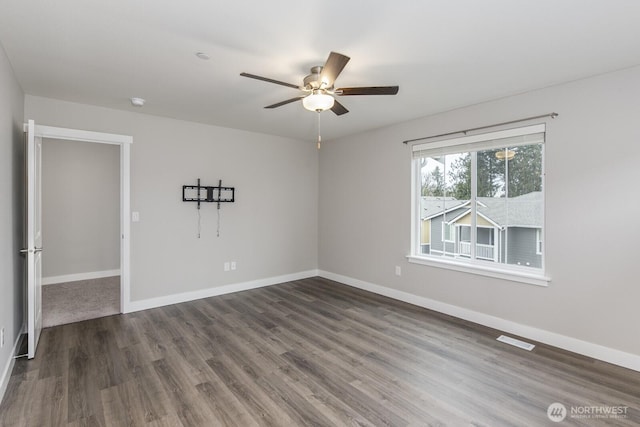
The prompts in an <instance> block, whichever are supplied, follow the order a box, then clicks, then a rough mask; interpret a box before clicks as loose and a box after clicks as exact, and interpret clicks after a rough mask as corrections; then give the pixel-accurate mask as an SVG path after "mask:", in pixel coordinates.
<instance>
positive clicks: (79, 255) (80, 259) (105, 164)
mask: <svg viewBox="0 0 640 427" xmlns="http://www.w3.org/2000/svg"><path fill="white" fill-rule="evenodd" d="M42 244H43V246H44V247H46V251H47V253H46V255H45V256H43V258H42V276H43V277H44V278H47V277H51V276H62V275H67V274H78V273H88V272H100V271H106V270H117V269H119V268H120V147H119V146H117V145H110V144H95V143H86V142H78V141H61V140H55V139H45V140H44V141H43V144H42Z"/></svg>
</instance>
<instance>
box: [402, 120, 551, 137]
mask: <svg viewBox="0 0 640 427" xmlns="http://www.w3.org/2000/svg"><path fill="white" fill-rule="evenodd" d="M543 117H551V118H552V119H555V118H556V117H558V113H548V114H541V115H539V116H533V117H527V118H525V119H518V120H511V121H509V122H502V123H496V124H495V125H488V126H480V127H477V128H471V129H464V130H459V131H456V132H447V133H441V134H439V135H431V136H423V137H422V138H414V139H407V140H406V141H402V143H403V144H408V143H410V142H416V141H422V140H424V139H431V138H439V137H441V136H449V135H455V134H457V133H464V134H465V135H466V134H467V132H472V131H474V130H482V129H488V128H493V127H496V126H503V125H510V124H512V123H519V122H526V121H527V120H535V119H541V118H543Z"/></svg>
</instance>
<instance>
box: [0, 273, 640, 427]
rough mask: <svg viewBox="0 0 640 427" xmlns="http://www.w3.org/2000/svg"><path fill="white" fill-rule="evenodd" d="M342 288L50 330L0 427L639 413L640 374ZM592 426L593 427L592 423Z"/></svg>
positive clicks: (301, 286) (276, 292)
mask: <svg viewBox="0 0 640 427" xmlns="http://www.w3.org/2000/svg"><path fill="white" fill-rule="evenodd" d="M501 333H502V332H500V331H497V330H494V329H491V328H486V327H484V326H481V325H477V324H474V323H470V322H467V321H464V320H461V319H456V318H453V317H451V316H448V315H444V314H441V313H435V312H432V311H429V310H425V309H423V308H420V307H416V306H412V305H410V304H407V303H404V302H401V301H395V300H391V299H388V298H386V297H383V296H381V295H376V294H372V293H369V292H366V291H363V290H360V289H356V288H352V287H349V286H345V285H342V284H339V283H337V282H334V281H331V280H327V279H323V278H317V277H316V278H310V279H305V280H298V281H293V282H287V283H283V284H280V285H275V286H270V287H265V288H260V289H254V290H249V291H243V292H238V293H234V294H227V295H222V296H219V297H212V298H206V299H202V300H198V301H192V302H187V303H182V304H176V305H173V306H167V307H160V308H156V309H152V310H146V311H141V312H136V313H131V314H127V315H119V316H110V317H106V318H101V319H93V320H89V321H85V322H78V323H73V324H68V325H62V326H58V327H54V328H48V329H45V330H44V331H43V333H42V337H41V342H40V347H39V350H38V354H37V356H36V358H35V359H33V360H26V359H18V360H17V361H16V364H15V367H14V370H13V372H12V375H11V378H10V381H9V385H8V389H7V392H6V395H5V398H4V400H3V402H1V403H0V425H1V426H3V427H5V426H6V427H14V426H38V427H40V426H117V427H119V426H158V427H164V426H172V427H173V426H178V427H181V426H182V427H192V426H242V427H245V426H287V427H288V426H334V425H338V426H383V425H390V426H423V425H453V426H460V425H465V426H466V425H472V426H487V427H489V426H491V427H496V426H497V427H500V426H546V425H550V424H551V421H550V420H549V419H548V417H547V413H546V412H547V408H548V406H549V404H551V403H552V402H556V401H557V402H561V403H563V404H564V405H565V406H566V407H567V408H570V407H572V406H573V407H580V406H596V407H598V406H622V407H628V409H627V412H626V417H625V418H618V419H607V420H604V421H603V420H593V419H578V418H567V419H566V420H565V421H564V423H563V424H565V425H586V426H590V425H599V423H605V422H606V424H607V425H620V426H636V425H640V372H635V371H630V370H628V369H623V368H620V367H617V366H613V365H609V364H607V363H604V362H601V361H597V360H594V359H590V358H588V357H585V356H581V355H576V354H574V353H570V352H567V351H564V350H561V349H557V348H553V347H549V346H546V345H544V344H540V343H535V342H534V344H536V348H535V349H534V350H533V351H531V352H527V351H523V350H521V349H518V348H515V347H511V346H508V345H505V344H504V343H500V342H497V341H496V338H497V336H498V335H500V334H501ZM594 423H595V424H594Z"/></svg>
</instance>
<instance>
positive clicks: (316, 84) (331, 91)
mask: <svg viewBox="0 0 640 427" xmlns="http://www.w3.org/2000/svg"><path fill="white" fill-rule="evenodd" d="M349 59H351V58H349V57H348V56H345V55H342V54H340V53H336V52H331V53H330V54H329V58H327V62H325V64H324V66H316V67H312V68H311V74H309V75H308V76H306V77H305V78H304V79H303V80H302V86H298V85H294V84H291V83H286V82H282V81H279V80H274V79H270V78H267V77H262V76H258V75H255V74H249V73H240V75H241V76H243V77H249V78H251V79H256V80H262V81H265V82H268V83H275V84H278V85H282V86H287V87H290V88H293V89H298V90H301V91H303V92H304V94H303V95H299V96H296V97H295V98H290V99H287V100H285V101H281V102H277V103H275V104H272V105H267V106H266V107H264V108H277V107H281V106H283V105H286V104H290V103H292V102H295V101H298V100H302V105H303V106H304V108H306V109H307V110H310V111H316V112H318V113H320V112H322V111H325V110H329V109H330V110H331V111H333V112H334V113H335V114H336V115H338V116H341V115H343V114H345V113H348V112H349V110H347V109H346V108H345V106H344V105H342V104H341V103H339V102H338V101H336V99H335V96H352V95H395V94H397V93H398V89H399V88H398V86H368V87H342V88H337V89H336V88H334V82H335V80H336V79H337V78H338V76H339V75H340V73H341V72H342V70H343V68H344V67H345V65H347V62H349Z"/></svg>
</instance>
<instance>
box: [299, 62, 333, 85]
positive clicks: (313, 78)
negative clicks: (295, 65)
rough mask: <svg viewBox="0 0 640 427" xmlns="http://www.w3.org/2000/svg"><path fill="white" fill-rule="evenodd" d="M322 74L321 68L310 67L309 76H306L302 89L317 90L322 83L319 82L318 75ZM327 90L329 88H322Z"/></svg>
mask: <svg viewBox="0 0 640 427" xmlns="http://www.w3.org/2000/svg"><path fill="white" fill-rule="evenodd" d="M321 73H322V67H321V66H319V65H318V66H315V67H311V74H309V75H308V76H306V77H305V78H304V80H302V82H303V83H304V87H305V88H308V89H319V88H320V85H321V84H322V82H321V81H320V74H321ZM323 89H329V88H323Z"/></svg>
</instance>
